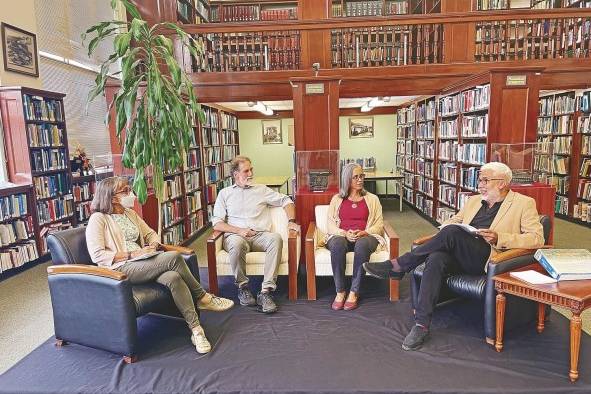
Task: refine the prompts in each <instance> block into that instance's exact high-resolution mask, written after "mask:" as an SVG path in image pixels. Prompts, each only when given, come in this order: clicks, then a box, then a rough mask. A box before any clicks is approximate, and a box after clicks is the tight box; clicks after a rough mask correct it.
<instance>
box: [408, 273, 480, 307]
mask: <svg viewBox="0 0 591 394" xmlns="http://www.w3.org/2000/svg"><path fill="white" fill-rule="evenodd" d="M424 270H425V264H421V265H419V266H418V267H417V268H415V270H414V273H413V275H415V276H416V277H417V278H419V279H423V271H424ZM445 284H446V285H447V287H448V288H449V289H450V290H451V291H452V292H453V293H455V294H456V295H458V296H462V297H467V298H472V299H476V300H484V286H485V285H486V275H466V274H457V275H448V276H447V277H446V278H445Z"/></svg>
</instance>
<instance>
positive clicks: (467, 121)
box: [462, 113, 488, 138]
mask: <svg viewBox="0 0 591 394" xmlns="http://www.w3.org/2000/svg"><path fill="white" fill-rule="evenodd" d="M487 134H488V113H487V114H485V115H479V116H464V117H463V118H462V137H468V138H482V137H486V135H487Z"/></svg>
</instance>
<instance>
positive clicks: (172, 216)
mask: <svg viewBox="0 0 591 394" xmlns="http://www.w3.org/2000/svg"><path fill="white" fill-rule="evenodd" d="M160 213H161V214H162V227H168V226H170V225H172V224H173V223H174V222H177V221H179V220H180V219H181V218H182V217H183V204H182V202H181V201H180V200H173V201H166V202H164V203H162V204H160Z"/></svg>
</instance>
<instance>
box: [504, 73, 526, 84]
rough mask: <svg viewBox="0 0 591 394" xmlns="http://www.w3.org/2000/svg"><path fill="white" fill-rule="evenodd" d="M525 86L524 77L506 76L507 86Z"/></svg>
mask: <svg viewBox="0 0 591 394" xmlns="http://www.w3.org/2000/svg"><path fill="white" fill-rule="evenodd" d="M526 84H527V76H526V75H507V81H506V85H507V86H525V85H526Z"/></svg>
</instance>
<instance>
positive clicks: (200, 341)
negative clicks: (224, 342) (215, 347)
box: [191, 326, 211, 354]
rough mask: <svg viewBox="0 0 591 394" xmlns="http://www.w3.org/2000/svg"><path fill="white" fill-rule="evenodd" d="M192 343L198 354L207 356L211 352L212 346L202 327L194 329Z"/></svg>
mask: <svg viewBox="0 0 591 394" xmlns="http://www.w3.org/2000/svg"><path fill="white" fill-rule="evenodd" d="M191 343H193V345H195V349H196V350H197V353H200V354H205V353H209V352H210V351H211V345H210V344H209V341H208V340H207V338H206V337H205V332H204V331H203V327H201V326H197V327H195V328H193V335H191Z"/></svg>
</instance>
